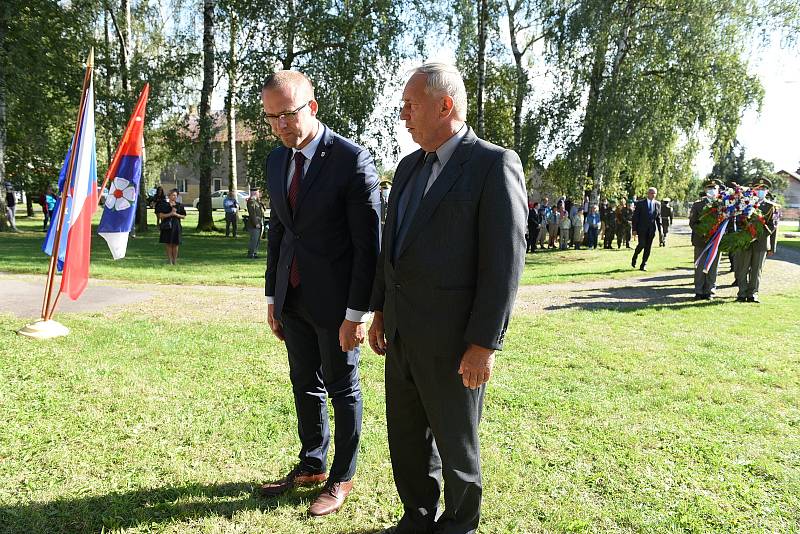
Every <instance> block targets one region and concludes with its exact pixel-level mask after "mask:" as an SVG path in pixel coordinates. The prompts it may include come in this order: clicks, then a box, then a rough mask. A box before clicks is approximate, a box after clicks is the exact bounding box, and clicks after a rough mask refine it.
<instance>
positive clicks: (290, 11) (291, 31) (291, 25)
mask: <svg viewBox="0 0 800 534" xmlns="http://www.w3.org/2000/svg"><path fill="white" fill-rule="evenodd" d="M294 2H295V0H287V2H286V52H285V53H284V56H283V61H282V63H283V65H282V67H283V70H289V69H291V68H292V62H293V61H294V38H295V33H296V31H295V21H296V19H295V6H294Z"/></svg>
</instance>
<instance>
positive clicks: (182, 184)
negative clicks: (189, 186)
mask: <svg viewBox="0 0 800 534" xmlns="http://www.w3.org/2000/svg"><path fill="white" fill-rule="evenodd" d="M175 187H176V188H177V189H178V192H180V193H185V192H186V178H176V179H175Z"/></svg>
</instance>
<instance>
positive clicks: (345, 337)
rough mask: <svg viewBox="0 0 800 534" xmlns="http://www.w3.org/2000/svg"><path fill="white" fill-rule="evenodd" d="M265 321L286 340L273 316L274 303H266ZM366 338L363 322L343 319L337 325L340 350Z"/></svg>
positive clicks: (349, 347) (275, 332) (346, 350)
mask: <svg viewBox="0 0 800 534" xmlns="http://www.w3.org/2000/svg"><path fill="white" fill-rule="evenodd" d="M267 322H268V323H269V328H270V330H272V333H273V334H274V335H275V337H277V338H278V339H279V340H281V341H286V337H285V336H284V335H283V324H282V323H281V322H280V321H279V320H277V319H276V318H275V305H274V304H268V305H267ZM365 338H366V329H365V327H364V323H355V322H353V321H348V320H347V319H345V320H344V321H342V326H340V327H339V346H340V347H341V348H342V352H349V351H351V350H353V349H355V348H356V347H357V346H359V345H361V344H362V343H363V342H364V339H365Z"/></svg>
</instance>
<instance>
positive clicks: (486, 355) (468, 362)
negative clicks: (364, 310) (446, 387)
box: [369, 311, 494, 389]
mask: <svg viewBox="0 0 800 534" xmlns="http://www.w3.org/2000/svg"><path fill="white" fill-rule="evenodd" d="M369 346H370V347H371V348H372V350H373V351H375V353H376V354H380V355H384V354H386V332H385V331H384V327H383V312H379V311H376V312H375V316H374V317H373V318H372V325H371V326H370V327H369ZM493 368H494V351H493V350H492V349H487V348H484V347H481V346H479V345H474V344H470V345H469V346H468V347H467V350H466V352H464V355H463V356H462V357H461V364H460V365H459V366H458V374H460V375H461V381H462V383H463V384H464V387H467V388H470V389H478V388H479V387H480V386H481V385H483V384H485V383H486V382H488V381H489V378H491V376H492V369H493Z"/></svg>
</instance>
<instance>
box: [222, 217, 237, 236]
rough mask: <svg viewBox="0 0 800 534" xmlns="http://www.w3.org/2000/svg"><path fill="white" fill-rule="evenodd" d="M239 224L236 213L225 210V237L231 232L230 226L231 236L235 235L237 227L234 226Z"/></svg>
mask: <svg viewBox="0 0 800 534" xmlns="http://www.w3.org/2000/svg"><path fill="white" fill-rule="evenodd" d="M238 224H239V216H238V215H237V214H236V213H228V212H225V237H228V236H229V235H230V233H231V228H233V237H236V235H237V231H238V228H237V227H236V226H237V225H238Z"/></svg>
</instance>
